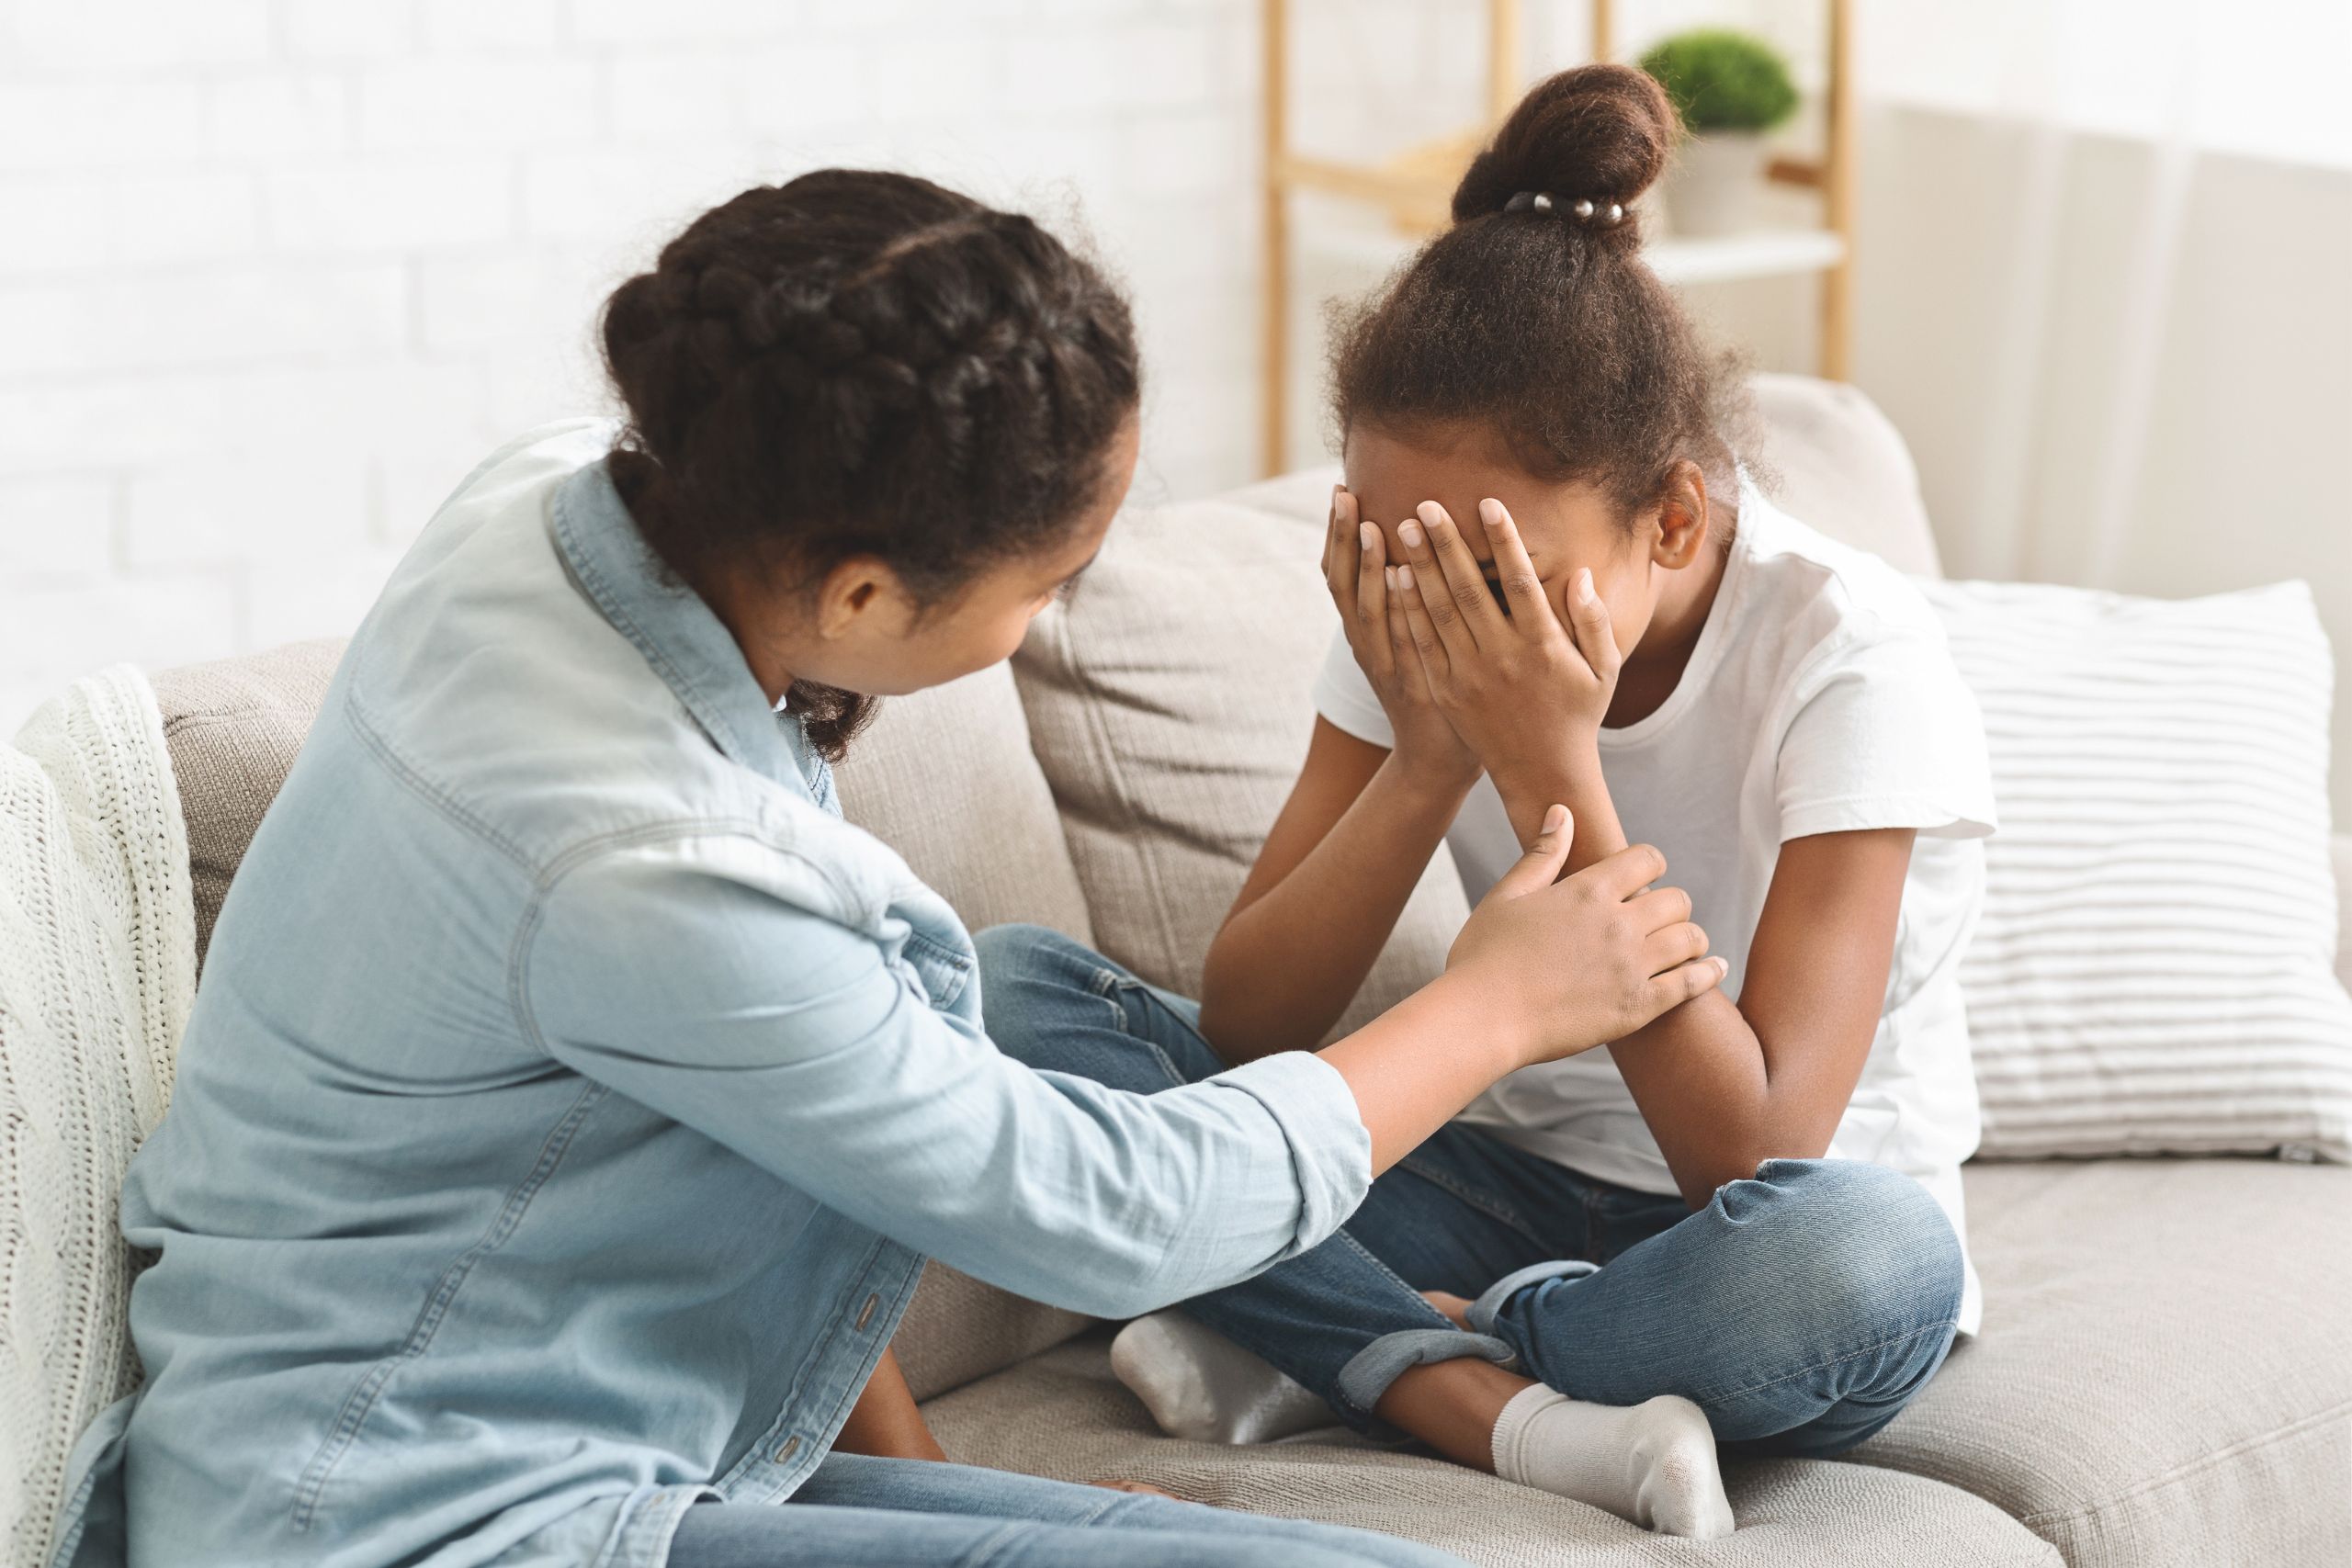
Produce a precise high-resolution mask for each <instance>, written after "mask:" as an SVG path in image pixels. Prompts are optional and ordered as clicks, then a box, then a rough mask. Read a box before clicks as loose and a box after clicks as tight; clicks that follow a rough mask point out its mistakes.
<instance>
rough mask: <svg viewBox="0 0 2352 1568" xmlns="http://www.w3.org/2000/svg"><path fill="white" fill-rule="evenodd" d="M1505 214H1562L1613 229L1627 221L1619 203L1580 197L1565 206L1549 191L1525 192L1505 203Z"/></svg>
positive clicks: (1582, 221) (1578, 220) (1581, 221)
mask: <svg viewBox="0 0 2352 1568" xmlns="http://www.w3.org/2000/svg"><path fill="white" fill-rule="evenodd" d="M1503 210H1504V211H1505V212H1545V213H1549V212H1560V213H1565V214H1566V216H1568V217H1570V218H1573V219H1575V220H1577V222H1579V223H1597V224H1599V225H1600V227H1602V228H1604V229H1613V228H1615V227H1616V226H1617V225H1618V224H1620V223H1623V221H1624V220H1625V209H1624V207H1623V205H1621V204H1620V203H1617V202H1614V201H1612V202H1609V203H1606V204H1605V205H1604V204H1601V203H1598V202H1595V201H1593V200H1592V199H1591V198H1590V197H1581V196H1580V197H1577V198H1576V200H1574V201H1571V202H1569V203H1567V204H1566V205H1565V206H1563V205H1562V204H1561V203H1560V202H1558V201H1557V200H1555V198H1554V197H1553V195H1552V193H1551V192H1550V191H1548V190H1523V191H1521V192H1519V193H1518V194H1517V195H1516V196H1513V197H1511V198H1510V200H1509V201H1506V202H1504V203H1503Z"/></svg>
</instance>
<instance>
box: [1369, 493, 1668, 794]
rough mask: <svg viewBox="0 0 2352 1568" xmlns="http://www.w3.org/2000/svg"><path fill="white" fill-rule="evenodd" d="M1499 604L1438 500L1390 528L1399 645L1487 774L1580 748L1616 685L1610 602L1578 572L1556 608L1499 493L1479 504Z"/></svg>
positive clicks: (1505, 774)
mask: <svg viewBox="0 0 2352 1568" xmlns="http://www.w3.org/2000/svg"><path fill="white" fill-rule="evenodd" d="M1478 522H1479V526H1480V528H1481V529H1482V530H1483V531H1484V532H1485V534H1486V536H1487V547H1488V549H1489V550H1490V552H1491V553H1492V555H1493V558H1494V568H1495V575H1496V579H1497V581H1498V585H1499V587H1500V590H1501V603H1499V604H1498V603H1497V602H1496V591H1495V589H1493V588H1489V587H1488V586H1487V579H1486V575H1485V573H1484V571H1483V570H1481V569H1480V567H1479V563H1478V559H1477V558H1476V556H1475V555H1473V554H1472V553H1471V550H1470V547H1469V545H1468V544H1467V543H1466V542H1465V541H1464V539H1463V537H1462V533H1461V530H1460V529H1459V528H1457V527H1456V526H1455V525H1454V522H1453V517H1451V516H1450V515H1448V513H1446V510H1445V508H1444V507H1442V506H1440V505H1439V504H1438V503H1437V502H1433V501H1425V502H1422V503H1421V505H1420V509H1419V513H1418V521H1416V522H1408V523H1406V524H1404V525H1401V526H1400V527H1399V528H1398V529H1397V537H1399V538H1400V539H1402V540H1403V541H1404V544H1405V553H1406V557H1407V559H1406V560H1405V562H1404V563H1403V564H1401V565H1399V566H1397V567H1396V568H1394V569H1393V578H1392V581H1394V583H1395V589H1396V592H1395V594H1394V597H1395V598H1396V599H1397V600H1398V601H1400V602H1401V603H1402V604H1403V608H1404V621H1405V626H1406V628H1407V649H1408V650H1409V652H1410V654H1411V656H1412V661H1413V662H1414V663H1417V664H1418V665H1419V668H1420V673H1421V681H1422V683H1423V684H1424V685H1425V686H1426V688H1427V690H1428V692H1429V694H1430V700H1431V702H1432V703H1433V704H1434V705H1435V706H1436V708H1437V710H1438V712H1439V713H1441V714H1442V715H1443V716H1444V717H1445V718H1446V720H1447V721H1448V722H1449V723H1450V724H1451V725H1452V727H1453V730H1454V733H1455V734H1456V735H1458V736H1459V737H1460V738H1461V739H1462V741H1463V743H1464V744H1465V745H1467V746H1468V747H1469V749H1470V750H1471V752H1472V753H1473V754H1474V755H1475V756H1476V758H1477V760H1478V761H1479V762H1480V763H1481V764H1483V765H1484V766H1485V768H1486V770H1487V773H1490V774H1492V775H1494V776H1495V778H1496V779H1497V780H1498V782H1500V781H1502V780H1504V779H1508V778H1510V777H1512V776H1514V775H1515V774H1519V773H1523V772H1525V771H1526V770H1528V769H1531V768H1541V769H1545V770H1552V769H1556V768H1557V767H1559V766H1560V765H1562V764H1563V763H1566V762H1572V761H1575V760H1576V759H1577V758H1578V757H1579V756H1582V755H1584V754H1587V753H1589V750H1590V749H1591V747H1592V745H1593V743H1594V740H1595V738H1596V737H1597V736H1598V735H1599V733H1600V720H1601V716H1603V715H1604V714H1606V713H1607V712H1608V711H1609V700H1610V698H1611V696H1613V695H1614V694H1615V693H1616V690H1617V671H1618V667H1619V664H1620V662H1621V660H1620V656H1619V654H1618V651H1617V639H1616V638H1615V637H1613V636H1612V635H1611V631H1610V626H1609V609H1608V606H1607V605H1605V604H1602V603H1601V599H1600V593H1599V592H1596V591H1595V590H1594V588H1593V585H1592V573H1591V572H1590V571H1589V570H1578V571H1577V573H1576V575H1575V576H1574V577H1573V578H1571V579H1570V580H1569V582H1568V587H1567V590H1566V595H1565V597H1566V605H1565V606H1564V607H1563V608H1562V609H1560V610H1555V609H1554V608H1553V606H1552V603H1551V601H1550V600H1548V599H1546V598H1545V597H1544V585H1543V581H1542V579H1540V578H1539V577H1537V576H1536V573H1535V568H1534V566H1533V565H1532V564H1531V563H1530V562H1529V560H1528V558H1527V550H1526V547H1525V546H1523V545H1522V544H1521V542H1520V537H1519V528H1518V526H1517V525H1515V524H1514V523H1513V522H1512V521H1511V516H1510V512H1509V510H1507V509H1506V508H1505V507H1504V505H1503V503H1502V502H1499V501H1495V500H1491V499H1489V500H1487V501H1482V502H1479V503H1478Z"/></svg>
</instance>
